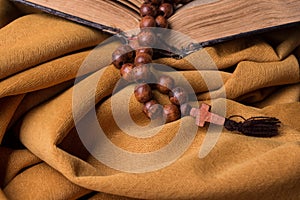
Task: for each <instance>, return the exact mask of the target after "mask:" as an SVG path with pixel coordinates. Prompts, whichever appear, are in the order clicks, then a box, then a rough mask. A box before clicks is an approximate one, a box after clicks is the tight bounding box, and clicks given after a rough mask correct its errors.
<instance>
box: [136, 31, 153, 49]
mask: <svg viewBox="0 0 300 200" xmlns="http://www.w3.org/2000/svg"><path fill="white" fill-rule="evenodd" d="M137 38H138V41H139V44H140V45H141V46H146V47H147V46H151V45H153V44H155V43H156V35H155V34H154V33H153V32H152V31H150V30H142V31H141V32H140V33H139V34H138V35H137Z"/></svg>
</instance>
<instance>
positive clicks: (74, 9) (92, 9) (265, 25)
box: [12, 0, 300, 46]
mask: <svg viewBox="0 0 300 200" xmlns="http://www.w3.org/2000/svg"><path fill="white" fill-rule="evenodd" d="M12 1H14V2H16V3H17V4H26V5H28V6H31V7H34V8H37V9H40V10H42V11H44V12H48V13H51V14H54V15H58V16H60V17H63V18H67V19H69V20H73V21H76V22H79V23H82V24H85V25H88V26H92V27H95V28H98V29H101V30H103V31H107V32H110V33H119V32H124V31H128V30H131V29H135V28H136V27H138V23H139V20H140V19H141V16H140V15H139V8H140V6H141V5H142V3H143V0H117V1H108V0H83V1H82V0H67V1H61V0H12ZM179 6H180V5H179ZM299 21H300V1H299V0H285V1H282V0H269V1H261V0H252V1H247V0H195V1H192V2H190V3H188V4H186V5H184V6H182V5H181V6H180V7H179V8H178V9H177V11H176V13H175V14H174V15H173V16H172V17H171V18H170V19H169V23H170V24H169V26H170V28H171V29H172V30H175V31H178V32H180V33H183V34H185V35H188V36H189V37H191V38H192V39H194V40H195V41H197V42H198V43H200V44H201V45H202V46H206V45H210V44H214V43H218V42H222V41H226V40H229V39H234V38H238V37H243V36H246V35H251V34H255V33H261V32H265V31H268V30H271V29H275V28H280V27H286V26H292V25H295V24H299Z"/></svg>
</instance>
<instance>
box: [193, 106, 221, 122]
mask: <svg viewBox="0 0 300 200" xmlns="http://www.w3.org/2000/svg"><path fill="white" fill-rule="evenodd" d="M209 110H210V106H209V105H207V104H205V103H202V104H201V106H200V108H192V109H191V111H190V115H191V116H192V117H195V118H196V125H197V126H199V127H204V124H205V122H209V123H212V124H217V125H221V126H223V125H224V123H225V118H224V117H222V116H219V115H217V114H214V113H211V112H210V111H209Z"/></svg>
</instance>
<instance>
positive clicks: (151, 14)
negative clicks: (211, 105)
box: [112, 0, 191, 123]
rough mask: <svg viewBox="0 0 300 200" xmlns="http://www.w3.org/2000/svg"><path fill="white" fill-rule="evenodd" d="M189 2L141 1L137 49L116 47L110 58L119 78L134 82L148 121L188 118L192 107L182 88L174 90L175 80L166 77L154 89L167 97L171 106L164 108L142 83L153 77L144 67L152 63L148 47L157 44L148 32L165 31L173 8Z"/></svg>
mask: <svg viewBox="0 0 300 200" xmlns="http://www.w3.org/2000/svg"><path fill="white" fill-rule="evenodd" d="M190 1H191V0H175V1H166V0H144V3H143V4H142V6H141V7H140V15H141V17H142V19H141V21H140V28H141V31H140V33H139V34H138V35H137V41H138V44H139V47H140V48H138V49H137V50H136V51H135V52H134V51H133V49H132V47H131V46H130V45H122V46H120V47H118V48H117V49H116V50H115V51H114V52H113V54H112V60H113V64H114V66H115V67H116V68H118V69H120V74H121V76H122V77H123V79H125V80H126V81H128V82H137V83H138V85H137V86H136V87H135V89H134V95H135V97H136V99H137V100H138V101H139V102H141V103H144V108H143V112H144V113H145V114H146V115H147V117H149V118H150V119H156V118H158V117H160V116H162V115H163V117H164V119H165V120H166V122H167V123H168V122H172V121H175V120H178V119H179V118H180V117H181V115H182V116H186V115H189V114H190V110H191V106H190V105H189V104H188V103H187V102H188V94H187V92H186V91H185V90H184V89H183V88H182V87H175V88H174V86H175V82H174V79H173V78H172V77H170V76H168V75H162V76H160V77H159V78H158V83H157V84H156V86H155V89H157V90H158V91H159V92H160V93H162V94H169V99H170V102H171V103H172V104H167V105H164V106H163V107H162V106H160V105H159V104H158V102H157V101H156V100H155V99H154V98H153V93H152V88H151V86H150V85H149V84H147V83H145V82H146V81H147V80H150V78H151V77H153V74H152V72H151V71H150V70H149V66H147V64H149V63H151V62H152V57H153V49H152V48H149V46H150V45H152V44H154V43H155V42H156V41H157V37H158V36H157V35H155V34H154V33H153V32H152V31H151V30H150V29H149V28H151V27H160V28H168V20H167V19H168V18H169V17H170V16H171V15H172V14H173V13H174V10H175V8H176V6H178V5H179V4H186V3H188V2H190Z"/></svg>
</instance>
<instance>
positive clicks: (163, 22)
mask: <svg viewBox="0 0 300 200" xmlns="http://www.w3.org/2000/svg"><path fill="white" fill-rule="evenodd" d="M155 22H156V25H157V27H160V28H168V20H167V19H166V18H165V17H163V16H161V15H158V16H157V17H156V18H155Z"/></svg>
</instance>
